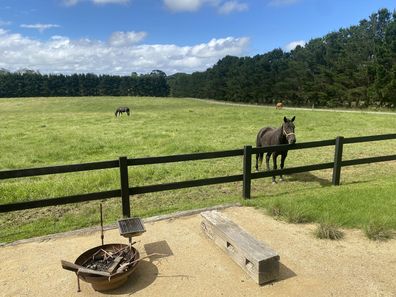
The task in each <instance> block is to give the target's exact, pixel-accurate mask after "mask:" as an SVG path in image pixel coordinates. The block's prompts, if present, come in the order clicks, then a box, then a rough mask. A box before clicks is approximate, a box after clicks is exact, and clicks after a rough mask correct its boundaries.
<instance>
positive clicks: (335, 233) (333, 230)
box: [315, 223, 344, 240]
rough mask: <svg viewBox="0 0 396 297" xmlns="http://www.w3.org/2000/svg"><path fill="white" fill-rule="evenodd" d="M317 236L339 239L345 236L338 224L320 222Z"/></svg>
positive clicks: (316, 232) (316, 231)
mask: <svg viewBox="0 0 396 297" xmlns="http://www.w3.org/2000/svg"><path fill="white" fill-rule="evenodd" d="M315 236H316V237H317V238H320V239H331V240H339V239H341V238H343V237H344V233H343V232H342V231H341V230H339V229H338V227H337V226H336V225H333V224H331V223H320V225H319V226H318V227H317V228H316V230H315Z"/></svg>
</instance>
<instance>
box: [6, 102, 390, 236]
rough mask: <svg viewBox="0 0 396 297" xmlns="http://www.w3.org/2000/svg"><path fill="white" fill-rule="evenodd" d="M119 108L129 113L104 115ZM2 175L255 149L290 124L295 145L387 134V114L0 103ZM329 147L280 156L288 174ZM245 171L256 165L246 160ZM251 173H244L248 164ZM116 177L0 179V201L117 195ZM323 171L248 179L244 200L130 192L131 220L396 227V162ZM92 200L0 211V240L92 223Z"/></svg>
mask: <svg viewBox="0 0 396 297" xmlns="http://www.w3.org/2000/svg"><path fill="white" fill-rule="evenodd" d="M119 105H127V106H129V107H130V108H131V109H132V114H131V116H130V117H128V116H126V115H123V116H122V117H120V118H116V117H115V116H114V111H115V109H116V107H117V106H119ZM0 111H1V117H0V127H1V128H0V170H6V169H17V168H30V167H41V166H51V165H63V164H75V163H85V162H93V161H105V160H115V159H118V157H120V156H128V157H129V158H133V157H144V156H159V155H173V154H181V153H193V152H208V151H220V150H230V149H237V148H243V146H244V145H247V144H250V145H253V146H254V145H255V138H256V134H257V132H258V130H259V129H260V128H261V127H264V126H275V127H278V126H280V125H281V122H282V119H283V116H288V117H291V116H293V115H295V116H296V121H295V123H296V135H297V141H298V142H307V141H314V140H325V139H333V138H335V137H336V136H344V137H354V136H365V135H374V134H386V133H395V124H396V115H380V114H366V113H334V112H319V111H306V110H291V109H283V110H276V109H275V108H273V107H262V106H233V105H223V104H214V103H210V102H205V101H200V100H192V99H173V98H135V97H133V98H126V97H123V98H119V97H84V98H26V99H0ZM395 147H396V141H393V140H392V141H379V142H369V143H363V144H351V145H346V146H345V147H344V160H347V159H353V158H362V157H369V156H379V155H389V154H394V153H395V151H396V150H395ZM333 156H334V148H333V147H327V148H318V149H306V150H298V151H290V152H289V155H288V159H287V160H286V167H292V166H299V165H308V164H315V163H322V162H331V161H332V160H333ZM253 163H254V162H253ZM253 166H254V165H253ZM241 172H242V157H235V158H227V159H214V160H205V161H195V162H183V163H172V164H161V165H146V166H140V167H134V168H130V169H129V176H130V180H129V183H130V186H139V185H149V184H155V183H165V182H174V181H182V180H190V179H199V178H206V177H215V176H224V175H232V174H241ZM118 174H119V173H118V170H117V169H108V170H100V171H90V172H79V173H68V174H60V175H52V176H40V177H31V178H21V179H12V180H2V181H0V203H1V204H3V203H11V202H15V201H26V200H33V199H40V198H50V197H60V196H66V195H73V194H81V193H89V192H97V191H104V190H113V189H118V188H119V178H118ZM331 174H332V173H331V171H329V170H323V171H315V172H311V173H303V174H296V175H292V176H287V177H286V181H285V182H282V183H278V184H275V185H272V184H271V179H270V178H268V179H260V180H254V181H253V183H252V199H251V200H249V201H243V200H242V198H241V192H242V184H241V183H231V184H223V185H216V186H206V187H199V188H191V189H184V190H177V191H168V192H159V193H152V194H144V195H136V196H134V197H132V199H131V201H132V202H131V207H132V213H133V215H136V216H141V217H147V216H152V215H157V214H164V213H170V212H174V211H179V210H186V209H194V208H200V207H207V206H213V205H217V204H222V203H230V202H241V203H244V204H246V205H251V206H255V207H259V208H263V209H269V210H270V209H272V208H273V207H274V206H275V207H277V208H279V209H281V211H282V213H288V214H290V213H292V212H296V213H297V214H300V215H302V216H303V217H304V220H305V221H312V222H320V221H322V220H324V219H326V220H327V221H330V222H332V223H334V224H337V225H340V226H343V227H354V228H361V229H364V228H365V227H367V226H369V225H375V224H380V225H381V226H385V227H386V228H390V229H393V230H396V216H395V215H394V214H395V213H396V162H385V163H377V164H370V165H360V166H353V167H346V168H343V169H342V174H341V183H342V185H341V186H339V187H334V186H331ZM99 203H100V202H99V201H97V202H89V203H88V202H87V203H80V204H71V205H66V206H59V207H49V208H41V209H34V210H26V211H19V212H14V213H8V214H0V225H1V226H2V228H0V242H9V241H14V240H17V239H21V238H28V237H32V236H38V235H44V234H49V233H54V232H60V231H65V230H72V229H77V228H81V227H86V226H92V225H99ZM103 208H104V217H105V223H114V222H115V221H116V220H117V219H118V218H120V217H121V204H120V201H119V199H109V200H106V201H103Z"/></svg>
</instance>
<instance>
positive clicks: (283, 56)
mask: <svg viewBox="0 0 396 297" xmlns="http://www.w3.org/2000/svg"><path fill="white" fill-rule="evenodd" d="M168 82H169V85H170V89H171V93H170V95H171V96H174V97H196V98H211V99H219V100H226V101H238V102H249V103H259V104H260V103H262V104H273V103H274V102H279V101H282V102H283V103H284V104H286V105H299V106H312V105H315V106H326V107H335V106H345V107H368V106H385V107H395V106H396V12H393V14H392V13H391V12H389V11H388V10H386V9H382V10H379V11H378V12H377V13H374V14H372V15H371V16H370V17H369V19H367V20H366V19H364V20H362V21H360V23H359V25H356V26H352V27H350V28H347V29H340V30H339V31H338V32H332V33H329V34H327V35H326V36H324V37H322V38H316V39H312V40H311V41H309V42H308V43H307V44H306V45H305V46H304V47H301V46H298V47H297V48H295V49H294V50H292V51H291V52H283V51H282V50H281V49H275V50H273V51H271V52H268V53H265V54H263V55H257V56H254V57H242V58H238V57H232V56H227V57H225V58H223V59H221V60H220V61H218V62H217V64H216V65H214V66H213V67H212V68H209V69H207V70H206V71H204V72H195V73H192V74H184V73H177V74H174V75H172V76H169V77H168Z"/></svg>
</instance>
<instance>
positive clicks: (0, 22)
mask: <svg viewBox="0 0 396 297" xmlns="http://www.w3.org/2000/svg"><path fill="white" fill-rule="evenodd" d="M8 25H11V22H10V21H3V20H2V19H0V27H3V26H8Z"/></svg>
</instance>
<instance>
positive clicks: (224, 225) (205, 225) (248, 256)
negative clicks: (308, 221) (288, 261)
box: [201, 210, 280, 285]
mask: <svg viewBox="0 0 396 297" xmlns="http://www.w3.org/2000/svg"><path fill="white" fill-rule="evenodd" d="M201 216H202V217H203V221H202V223H201V227H202V229H203V231H204V232H205V234H206V235H207V236H208V237H209V238H210V239H212V240H213V241H214V242H215V243H216V244H217V245H218V246H219V247H220V248H221V249H222V250H224V251H225V252H226V253H227V254H228V255H229V256H230V257H231V258H232V259H233V260H234V261H235V262H236V263H237V264H238V265H239V266H241V267H242V269H243V270H244V271H246V273H247V274H249V275H250V276H251V277H252V278H253V279H254V280H255V281H256V282H257V283H258V284H259V285H261V284H264V283H267V282H270V281H273V280H276V279H277V278H278V276H279V259H280V257H279V255H278V254H277V253H276V252H275V251H274V250H272V249H271V248H270V247H269V246H267V245H266V244H265V243H263V242H261V241H258V240H257V239H255V238H254V237H253V236H251V235H250V234H249V233H247V232H246V231H245V230H243V229H242V228H241V227H239V226H238V225H236V224H235V223H234V222H233V221H231V220H230V219H228V218H227V217H226V216H224V215H223V214H221V213H220V212H218V211H216V210H214V211H206V212H203V213H201Z"/></svg>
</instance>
